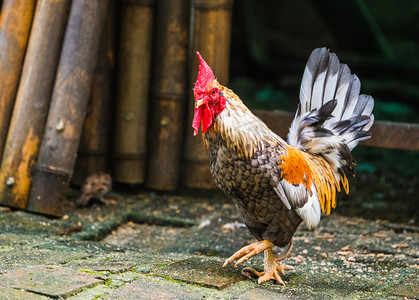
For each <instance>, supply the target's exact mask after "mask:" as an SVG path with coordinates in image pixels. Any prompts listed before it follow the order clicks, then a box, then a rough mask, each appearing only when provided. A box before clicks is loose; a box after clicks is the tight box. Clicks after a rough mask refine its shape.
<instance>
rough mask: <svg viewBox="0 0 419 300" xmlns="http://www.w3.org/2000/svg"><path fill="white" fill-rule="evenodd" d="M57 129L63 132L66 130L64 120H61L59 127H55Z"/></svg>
mask: <svg viewBox="0 0 419 300" xmlns="http://www.w3.org/2000/svg"><path fill="white" fill-rule="evenodd" d="M55 129H57V131H61V130H63V129H64V121H63V120H61V119H60V120H59V121H58V124H57V126H55Z"/></svg>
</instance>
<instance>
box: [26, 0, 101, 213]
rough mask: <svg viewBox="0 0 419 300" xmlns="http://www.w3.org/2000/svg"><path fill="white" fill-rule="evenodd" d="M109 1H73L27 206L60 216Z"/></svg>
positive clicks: (40, 211)
mask: <svg viewBox="0 0 419 300" xmlns="http://www.w3.org/2000/svg"><path fill="white" fill-rule="evenodd" d="M108 2H109V1H104V0H73V1H72V6H71V10H70V17H69V21H68V25H67V30H66V33H65V37H64V43H63V49H62V51H61V57H60V61H59V65H58V72H57V77H56V80H55V85H54V90H53V94H52V100H51V106H50V109H49V112H48V119H47V123H46V127H45V133H44V138H43V140H42V145H41V150H40V153H39V158H38V161H37V164H36V165H35V167H34V170H35V172H34V177H33V181H32V187H31V191H30V196H29V203H28V207H27V210H29V211H32V212H37V213H44V214H48V215H55V216H59V215H61V200H62V199H63V198H64V196H65V192H66V190H67V188H68V184H69V181H70V178H71V175H72V173H73V167H74V163H75V159H76V155H77V148H78V145H79V141H80V135H81V129H82V126H83V120H84V117H85V113H86V112H85V110H86V105H87V100H88V98H89V92H90V87H91V84H92V77H93V71H94V67H95V64H96V56H97V51H98V47H99V40H100V37H101V32H102V29H103V25H104V21H105V16H106V15H105V13H106V10H107V4H108Z"/></svg>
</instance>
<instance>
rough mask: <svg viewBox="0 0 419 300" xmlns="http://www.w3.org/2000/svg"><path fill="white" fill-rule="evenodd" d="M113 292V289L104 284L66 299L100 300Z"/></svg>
mask: <svg viewBox="0 0 419 300" xmlns="http://www.w3.org/2000/svg"><path fill="white" fill-rule="evenodd" d="M110 292H112V289H111V288H110V287H108V286H106V285H104V284H99V285H96V286H94V287H92V288H90V289H86V290H84V291H82V292H80V293H78V294H76V295H74V296H70V297H69V298H66V299H68V300H86V299H98V298H99V299H100V297H103V296H104V295H107V294H109V293H110Z"/></svg>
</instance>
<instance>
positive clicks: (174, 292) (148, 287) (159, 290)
mask: <svg viewBox="0 0 419 300" xmlns="http://www.w3.org/2000/svg"><path fill="white" fill-rule="evenodd" d="M103 299H108V300H111V299H118V300H125V299H129V300H131V299H143V300H148V299H150V300H151V299H152V300H158V299H162V300H166V299H179V300H183V299H185V300H195V299H196V300H198V299H199V300H200V299H203V295H202V294H200V293H199V292H196V291H192V290H190V289H189V287H188V286H187V285H186V284H182V283H175V282H170V281H161V280H156V278H152V277H141V278H139V279H138V280H136V281H133V282H131V283H129V284H127V285H124V286H122V287H120V288H119V289H116V290H115V291H113V292H111V293H109V294H108V295H106V296H104V297H103Z"/></svg>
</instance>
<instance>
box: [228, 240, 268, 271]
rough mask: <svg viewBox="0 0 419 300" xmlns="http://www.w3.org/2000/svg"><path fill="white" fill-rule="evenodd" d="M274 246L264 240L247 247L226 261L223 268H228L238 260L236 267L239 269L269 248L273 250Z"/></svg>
mask: <svg viewBox="0 0 419 300" xmlns="http://www.w3.org/2000/svg"><path fill="white" fill-rule="evenodd" d="M273 246H274V244H273V243H271V242H270V241H268V240H263V241H260V242H256V243H252V244H250V245H248V246H246V247H243V248H241V249H240V250H239V251H237V252H236V253H234V254H233V255H232V256H231V257H230V258H229V259H227V260H226V261H225V263H224V265H223V267H225V266H227V265H228V264H231V263H232V262H233V261H235V260H237V262H236V263H235V264H234V266H235V267H237V266H238V265H240V264H241V263H243V262H246V261H247V260H248V259H249V258H251V257H252V256H253V255H256V254H258V253H260V252H262V251H265V250H266V249H268V248H271V249H272V247H273Z"/></svg>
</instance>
